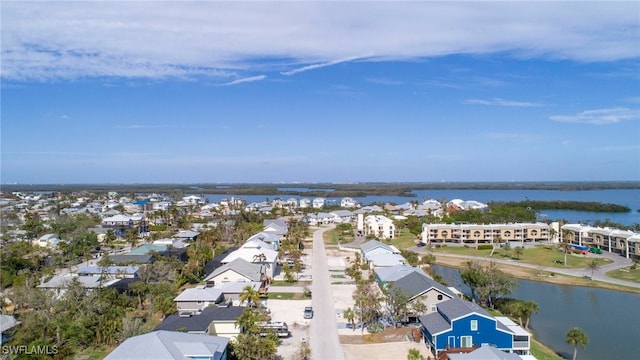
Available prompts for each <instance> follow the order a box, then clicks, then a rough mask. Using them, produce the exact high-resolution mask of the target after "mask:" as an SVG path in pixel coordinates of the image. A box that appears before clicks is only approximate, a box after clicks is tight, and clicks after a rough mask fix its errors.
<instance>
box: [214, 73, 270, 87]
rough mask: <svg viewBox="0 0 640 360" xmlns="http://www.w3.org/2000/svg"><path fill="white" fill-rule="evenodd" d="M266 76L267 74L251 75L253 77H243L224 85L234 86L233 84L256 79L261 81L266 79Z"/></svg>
mask: <svg viewBox="0 0 640 360" xmlns="http://www.w3.org/2000/svg"><path fill="white" fill-rule="evenodd" d="M266 78H267V76H266V75H258V76H251V77H246V78H242V79H237V80H233V81H229V82H228V83H224V84H222V86H233V85H238V84H244V83H250V82H255V81H261V80H264V79H266Z"/></svg>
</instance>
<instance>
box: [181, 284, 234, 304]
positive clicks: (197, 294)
mask: <svg viewBox="0 0 640 360" xmlns="http://www.w3.org/2000/svg"><path fill="white" fill-rule="evenodd" d="M221 296H222V291H220V289H215V288H211V287H205V288H200V287H196V288H191V289H184V291H183V292H181V293H180V295H178V296H176V298H175V299H173V301H214V302H215V301H218V300H219V299H220V297H221Z"/></svg>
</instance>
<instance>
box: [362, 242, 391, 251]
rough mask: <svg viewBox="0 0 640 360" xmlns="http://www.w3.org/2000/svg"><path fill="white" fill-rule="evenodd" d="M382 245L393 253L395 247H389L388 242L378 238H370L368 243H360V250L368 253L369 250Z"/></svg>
mask: <svg viewBox="0 0 640 360" xmlns="http://www.w3.org/2000/svg"><path fill="white" fill-rule="evenodd" d="M378 247H381V248H383V249H385V250H388V251H389V252H391V253H393V249H392V248H390V247H389V245H387V244H383V243H381V242H380V241H378V240H369V241H367V242H366V243H364V244H362V245H360V250H362V252H363V253H365V254H366V253H368V252H369V251H371V250H373V249H375V248H378Z"/></svg>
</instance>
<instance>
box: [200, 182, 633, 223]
mask: <svg viewBox="0 0 640 360" xmlns="http://www.w3.org/2000/svg"><path fill="white" fill-rule="evenodd" d="M279 190H281V191H282V193H280V194H276V195H274V194H272V195H236V196H235V197H237V198H242V199H245V200H246V201H247V202H249V203H251V202H261V201H265V200H266V199H271V200H273V199H275V198H278V197H279V198H281V199H285V200H286V199H288V198H291V197H294V198H296V199H300V198H302V197H304V196H299V195H290V194H288V192H290V191H298V192H307V191H309V190H310V189H309V188H280V189H279ZM314 190H316V189H314ZM323 190H327V191H329V192H330V191H331V190H333V189H323ZM413 193H414V194H415V195H416V196H415V197H403V196H363V197H354V198H353V199H354V200H356V201H358V202H360V203H362V204H363V205H370V204H372V203H395V204H404V203H406V202H409V201H412V200H417V201H420V202H422V201H424V200H427V199H435V200H438V201H441V200H442V199H446V200H447V201H450V200H453V199H463V200H476V201H480V202H483V203H488V202H492V201H504V202H507V201H523V200H545V201H554V200H565V201H593V202H601V203H611V204H619V205H624V206H628V207H629V208H630V209H631V211H630V212H627V213H594V212H587V211H569V210H548V211H542V212H541V214H545V215H547V217H548V219H550V220H561V219H563V220H566V221H568V222H573V223H592V222H593V221H595V220H601V221H604V220H610V221H613V222H616V223H619V224H623V225H633V224H640V212H638V211H637V210H638V209H640V190H637V189H606V190H582V191H561V190H450V189H449V190H414V191H413ZM194 195H198V194H197V193H195V194H194ZM203 196H204V197H206V198H207V199H209V202H219V201H220V200H222V199H226V198H230V197H232V196H233V195H227V194H206V195H203ZM326 199H327V202H328V203H333V204H340V200H341V199H342V198H336V197H330V196H329V197H326Z"/></svg>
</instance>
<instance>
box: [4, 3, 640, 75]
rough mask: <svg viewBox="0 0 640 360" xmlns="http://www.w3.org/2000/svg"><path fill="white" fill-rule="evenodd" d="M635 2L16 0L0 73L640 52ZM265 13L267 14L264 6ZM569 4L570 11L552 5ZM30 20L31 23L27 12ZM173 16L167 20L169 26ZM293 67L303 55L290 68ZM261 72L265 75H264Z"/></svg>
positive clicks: (204, 69)
mask: <svg viewBox="0 0 640 360" xmlns="http://www.w3.org/2000/svg"><path fill="white" fill-rule="evenodd" d="M637 12H638V5H637V3H634V2H587V3H581V5H580V6H579V7H576V6H575V4H574V3H572V2H512V3H505V2H499V3H492V2H471V3H468V2H464V3H462V2H430V1H429V2H401V3H384V2H375V3H371V2H275V3H273V2H254V3H251V4H250V5H247V4H246V3H243V2H236V3H233V2H214V1H200V2H168V3H163V6H158V5H157V3H155V2H140V1H131V2H120V1H118V2H109V1H106V2H93V1H92V2H81V1H74V2H19V1H9V2H5V3H3V7H2V42H1V51H2V52H1V56H2V72H1V73H2V78H3V79H6V80H12V81H18V82H19V81H52V80H73V79H77V78H87V77H89V78H95V77H115V78H151V79H165V78H188V79H191V78H194V77H203V76H204V77H209V78H214V79H229V78H232V77H234V76H236V77H237V76H238V74H239V75H240V76H243V75H242V74H246V73H251V72H253V73H255V72H257V71H260V72H263V73H266V72H270V71H273V72H274V73H282V74H283V75H295V74H298V73H300V72H304V71H309V70H314V69H319V68H322V67H326V66H332V65H336V64H339V63H342V62H345V61H353V60H356V59H359V58H354V57H353V54H375V56H374V55H372V56H367V57H364V58H363V59H362V60H363V61H387V60H407V59H408V60H411V59H423V58H426V57H434V56H446V55H451V54H492V53H500V54H507V55H510V56H513V57H516V58H545V59H562V60H577V61H587V62H589V61H616V60H621V59H633V58H637V57H639V56H640V48H639V47H638V46H637V34H638V31H639V29H640V24H639V23H638V19H637ZM265 13H269V16H268V17H267V16H263V14H265ZM564 13H571V14H572V15H571V18H569V19H567V18H566V17H560V16H550V14H564ZM34 19H37V21H34ZM168 23H170V24H171V25H170V26H167V24H168ZM296 64H298V65H299V64H307V65H304V66H301V67H297V68H293V69H290V70H289V69H288V68H290V67H293V66H297V65H296ZM269 75H270V74H269Z"/></svg>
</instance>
